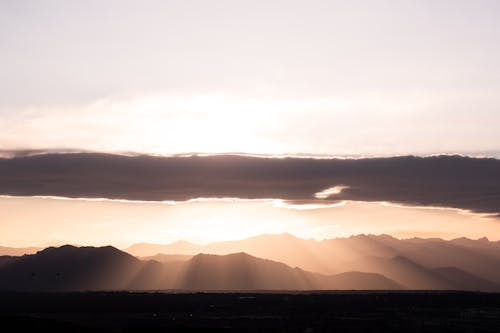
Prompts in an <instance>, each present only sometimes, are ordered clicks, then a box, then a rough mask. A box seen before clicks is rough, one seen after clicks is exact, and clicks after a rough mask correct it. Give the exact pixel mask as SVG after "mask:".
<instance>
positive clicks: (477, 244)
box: [126, 234, 500, 290]
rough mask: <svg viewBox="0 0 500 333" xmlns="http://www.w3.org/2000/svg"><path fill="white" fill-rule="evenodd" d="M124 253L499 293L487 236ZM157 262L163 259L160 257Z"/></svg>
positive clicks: (496, 253)
mask: <svg viewBox="0 0 500 333" xmlns="http://www.w3.org/2000/svg"><path fill="white" fill-rule="evenodd" d="M126 251H127V252H129V253H131V254H134V255H138V256H141V255H151V254H154V253H163V255H166V254H170V255H172V254H177V255H184V256H189V255H195V254H197V253H200V252H203V253H212V254H219V255H225V254H229V253H234V252H239V251H243V252H245V253H248V254H250V255H253V256H256V257H260V258H266V259H270V260H274V261H279V262H283V263H285V264H287V265H289V266H292V267H300V268H302V269H305V270H308V271H313V272H319V273H322V274H327V275H332V274H339V273H343V272H347V271H362V272H372V273H377V274H381V275H383V276H385V277H387V278H389V279H392V280H394V281H396V282H398V283H400V284H401V285H404V286H405V287H407V288H410V289H457V290H499V289H500V288H499V285H500V242H490V241H488V240H487V239H485V238H483V239H479V240H471V239H467V238H458V239H454V240H450V241H446V240H442V239H439V238H430V239H423V238H412V239H404V240H400V239H397V238H394V237H391V236H388V235H378V236H376V235H357V236H351V237H347V238H335V239H327V240H323V241H315V240H305V239H301V238H298V237H294V236H293V235H290V234H282V235H260V236H256V237H252V238H248V239H244V240H239V241H228V242H216V243H211V244H208V245H196V244H190V243H187V242H176V243H172V244H166V245H161V244H144V243H143V244H135V245H133V246H131V247H129V248H128V249H126ZM155 258H157V259H158V260H160V261H162V259H161V258H162V257H161V256H156V257H155ZM165 258H167V257H165ZM187 258H189V257H187Z"/></svg>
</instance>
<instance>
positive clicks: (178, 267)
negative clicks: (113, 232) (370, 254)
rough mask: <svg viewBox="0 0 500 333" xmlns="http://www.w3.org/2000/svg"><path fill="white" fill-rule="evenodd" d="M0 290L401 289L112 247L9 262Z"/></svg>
mask: <svg viewBox="0 0 500 333" xmlns="http://www.w3.org/2000/svg"><path fill="white" fill-rule="evenodd" d="M9 258H10V259H9V261H8V262H5V263H4V265H2V266H0V290H21V291H83V290H319V289H384V290H386V289H401V288H402V286H401V285H400V284H398V283H397V282H395V281H392V280H390V279H388V278H386V277H384V276H382V275H379V274H373V273H361V272H346V273H343V274H338V275H322V274H317V273H312V272H308V271H305V270H302V269H300V268H292V267H290V266H287V265H285V264H283V263H279V262H275V261H271V260H266V259H261V258H256V257H253V256H250V255H248V254H245V253H234V254H230V255H225V256H218V255H207V254H198V255H196V256H194V257H193V258H191V259H189V260H187V261H184V262H182V261H180V262H179V261H176V262H170V263H160V262H157V261H154V260H149V261H142V260H139V259H137V258H135V257H133V256H132V255H130V254H127V253H125V252H122V251H120V250H118V249H116V248H113V247H110V246H108V247H99V248H96V247H74V246H69V245H66V246H62V247H58V248H53V247H51V248H47V249H45V250H43V251H40V252H38V253H36V254H33V255H24V256H22V257H16V258H13V257H9Z"/></svg>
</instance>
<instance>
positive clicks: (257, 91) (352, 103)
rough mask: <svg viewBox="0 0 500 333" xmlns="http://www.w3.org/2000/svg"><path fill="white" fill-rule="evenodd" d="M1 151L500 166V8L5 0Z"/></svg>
mask: <svg viewBox="0 0 500 333" xmlns="http://www.w3.org/2000/svg"><path fill="white" fill-rule="evenodd" d="M0 78H1V79H0V91H2V94H0V149H3V150H9V149H26V148H40V149H51V148H74V149H86V150H98V151H136V152H146V153H161V154H170V153H183V152H210V153H217V152H246V153H260V154H286V153H291V154H297V153H300V154H325V155H338V154H342V155H394V154H410V153H414V154H428V153H442V152H447V153H448V152H457V153H487V154H493V155H495V156H500V154H499V153H498V152H500V131H498V128H499V125H500V93H499V92H500V2H499V1H496V0H491V1H487V0H475V1H461V0H433V1H425V0H418V1H417V0H414V1H409V0H406V1H405V0H393V1H389V0H388V1H353V0H349V1H334V0H329V1H326V0H325V1H290V0H287V1H256V0H253V1H187V0H185V1H123V0H120V1H62V0H61V1H48V0H47V1H8V0H0Z"/></svg>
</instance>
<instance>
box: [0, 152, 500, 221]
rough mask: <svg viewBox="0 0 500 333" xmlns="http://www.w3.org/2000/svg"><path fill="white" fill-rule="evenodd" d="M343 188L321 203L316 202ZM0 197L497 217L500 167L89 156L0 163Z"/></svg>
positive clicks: (482, 162)
mask: <svg viewBox="0 0 500 333" xmlns="http://www.w3.org/2000/svg"><path fill="white" fill-rule="evenodd" d="M339 185H343V186H348V187H349V188H347V189H345V190H344V191H343V192H342V193H340V194H337V195H333V196H331V197H330V198H327V199H315V198H314V194H315V193H317V192H319V191H321V190H324V189H326V188H328V187H332V186H339ZM0 194H5V195H23V196H24V195H54V196H66V197H96V198H97V197H99V198H100V197H106V198H111V199H130V200H188V199H193V198H199V197H239V198H280V199H285V200H293V201H309V200H315V201H317V202H329V201H333V200H343V199H347V200H362V201H390V202H397V203H403V204H412V205H413V204H416V205H428V206H446V207H455V208H462V209H468V210H472V211H475V212H482V213H492V214H500V160H496V159H486V158H485V159H478V158H467V157H461V156H438V157H425V158H424V157H413V156H405V157H392V158H369V159H353V160H349V159H348V160H341V159H307V158H258V157H248V156H205V157H201V156H193V157H153V156H120V155H109V154H94V153H74V154H46V155H37V156H23V157H15V158H10V159H0Z"/></svg>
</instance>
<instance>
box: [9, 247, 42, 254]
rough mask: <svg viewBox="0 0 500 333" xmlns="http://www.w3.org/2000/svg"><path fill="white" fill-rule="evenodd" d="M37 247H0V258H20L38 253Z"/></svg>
mask: <svg viewBox="0 0 500 333" xmlns="http://www.w3.org/2000/svg"><path fill="white" fill-rule="evenodd" d="M40 250H41V248H39V247H6V246H0V256H22V255H23V254H33V253H36V252H37V251H40Z"/></svg>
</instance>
